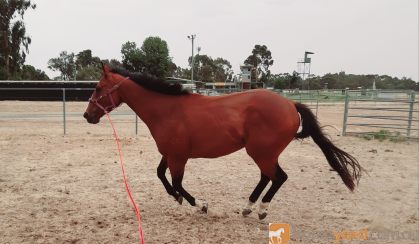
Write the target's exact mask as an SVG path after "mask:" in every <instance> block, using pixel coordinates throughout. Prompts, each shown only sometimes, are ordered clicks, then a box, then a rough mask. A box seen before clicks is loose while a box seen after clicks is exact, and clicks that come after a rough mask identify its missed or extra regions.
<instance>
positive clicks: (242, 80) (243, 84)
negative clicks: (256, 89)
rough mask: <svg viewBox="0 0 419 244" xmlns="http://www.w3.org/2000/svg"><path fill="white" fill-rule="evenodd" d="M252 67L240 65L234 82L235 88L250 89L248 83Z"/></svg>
mask: <svg viewBox="0 0 419 244" xmlns="http://www.w3.org/2000/svg"><path fill="white" fill-rule="evenodd" d="M252 69H253V66H252V65H247V64H244V65H240V74H239V76H238V79H237V81H236V83H237V87H238V88H240V89H250V88H251V86H250V83H251V81H252Z"/></svg>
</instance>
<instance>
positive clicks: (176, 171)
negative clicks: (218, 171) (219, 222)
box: [169, 159, 208, 213]
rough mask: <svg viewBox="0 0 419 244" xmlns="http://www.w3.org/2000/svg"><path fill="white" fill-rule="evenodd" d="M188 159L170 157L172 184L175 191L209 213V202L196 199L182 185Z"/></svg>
mask: <svg viewBox="0 0 419 244" xmlns="http://www.w3.org/2000/svg"><path fill="white" fill-rule="evenodd" d="M186 161H187V160H175V161H173V160H172V161H171V160H170V159H169V170H170V174H171V175H172V185H173V188H174V189H175V191H177V192H179V194H180V195H181V196H183V197H184V198H185V199H186V201H188V202H189V204H191V205H192V206H194V207H197V208H198V209H199V210H201V211H203V212H205V213H207V212H208V204H207V203H206V202H201V201H199V200H197V199H195V198H194V197H193V196H192V195H191V194H189V193H188V192H187V191H186V190H185V189H184V188H183V186H182V180H183V174H184V173H185V165H186Z"/></svg>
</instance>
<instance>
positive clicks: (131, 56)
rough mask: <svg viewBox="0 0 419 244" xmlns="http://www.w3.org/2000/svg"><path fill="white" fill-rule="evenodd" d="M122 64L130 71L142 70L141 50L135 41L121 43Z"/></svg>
mask: <svg viewBox="0 0 419 244" xmlns="http://www.w3.org/2000/svg"><path fill="white" fill-rule="evenodd" d="M121 54H122V66H123V67H124V68H125V69H127V70H130V71H134V72H138V71H142V70H141V68H142V61H141V58H142V56H141V51H140V49H138V47H137V44H136V43H135V42H130V41H128V42H126V43H124V44H122V48H121Z"/></svg>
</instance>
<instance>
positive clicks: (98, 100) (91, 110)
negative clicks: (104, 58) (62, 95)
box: [83, 64, 122, 124]
mask: <svg viewBox="0 0 419 244" xmlns="http://www.w3.org/2000/svg"><path fill="white" fill-rule="evenodd" d="M102 70H103V75H102V78H101V79H100V80H99V83H98V84H97V85H96V89H95V90H94V91H93V94H92V96H91V97H90V99H89V105H88V106H87V108H86V111H85V112H84V114H83V117H84V118H85V119H86V120H87V122H89V123H91V124H97V123H98V122H99V120H100V118H101V117H102V116H103V115H104V114H105V113H110V112H111V111H112V110H113V109H115V108H116V107H118V106H119V105H120V104H121V103H122V99H121V97H120V96H119V94H118V88H119V86H120V84H121V82H122V79H121V76H120V75H117V74H114V73H112V72H111V70H110V69H109V67H108V65H106V64H102Z"/></svg>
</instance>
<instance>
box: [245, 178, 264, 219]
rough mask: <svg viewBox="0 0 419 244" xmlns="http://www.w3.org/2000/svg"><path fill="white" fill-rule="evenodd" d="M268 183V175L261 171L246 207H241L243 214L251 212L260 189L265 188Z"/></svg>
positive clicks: (260, 192)
mask: <svg viewBox="0 0 419 244" xmlns="http://www.w3.org/2000/svg"><path fill="white" fill-rule="evenodd" d="M268 183H269V177H268V176H266V175H264V174H263V173H261V174H260V180H259V183H258V184H257V185H256V187H255V189H254V190H253V192H252V194H250V197H249V201H248V203H247V205H246V207H244V208H243V211H242V215H243V216H247V215H249V214H250V213H252V211H253V210H252V209H253V205H254V204H255V203H256V201H257V200H258V198H259V197H260V194H262V191H263V190H264V189H265V187H266V186H267V185H268Z"/></svg>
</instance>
